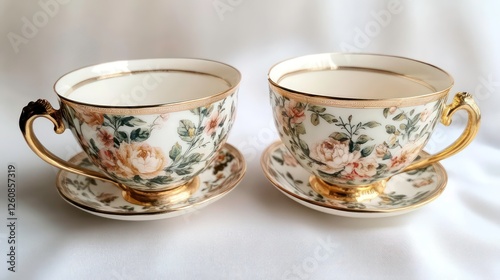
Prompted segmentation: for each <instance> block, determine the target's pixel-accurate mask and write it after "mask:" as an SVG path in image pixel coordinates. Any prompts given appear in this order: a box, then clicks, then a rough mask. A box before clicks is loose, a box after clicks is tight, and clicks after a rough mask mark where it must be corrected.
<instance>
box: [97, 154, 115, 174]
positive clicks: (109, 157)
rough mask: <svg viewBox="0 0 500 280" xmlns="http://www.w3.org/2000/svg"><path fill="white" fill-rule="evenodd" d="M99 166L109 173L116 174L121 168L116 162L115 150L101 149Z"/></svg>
mask: <svg viewBox="0 0 500 280" xmlns="http://www.w3.org/2000/svg"><path fill="white" fill-rule="evenodd" d="M99 164H100V165H101V166H102V167H103V168H104V169H105V170H106V171H107V172H109V173H114V174H116V173H117V172H118V170H119V167H118V165H117V162H116V156H115V149H111V150H108V149H101V150H100V151H99Z"/></svg>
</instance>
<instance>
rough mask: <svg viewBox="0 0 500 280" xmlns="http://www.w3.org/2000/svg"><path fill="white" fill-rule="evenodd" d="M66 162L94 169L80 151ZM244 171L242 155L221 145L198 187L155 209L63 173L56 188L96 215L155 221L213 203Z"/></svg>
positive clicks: (105, 185) (105, 184) (102, 183)
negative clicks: (182, 198)
mask: <svg viewBox="0 0 500 280" xmlns="http://www.w3.org/2000/svg"><path fill="white" fill-rule="evenodd" d="M69 161H70V162H72V163H76V164H78V165H80V166H84V167H87V168H92V169H94V170H97V168H96V167H94V166H93V165H92V163H90V161H89V159H88V158H87V155H86V154H85V153H84V152H81V153H79V154H77V155H75V156H74V157H73V158H71V159H70V160H69ZM245 171H246V163H245V160H244V158H243V155H242V154H241V153H240V152H239V151H238V150H237V149H236V148H235V147H233V146H232V145H229V144H225V145H224V146H223V147H222V148H221V150H220V151H219V154H218V155H217V156H216V158H215V160H214V161H213V162H212V163H211V164H210V165H209V167H208V168H207V169H206V170H205V171H203V172H202V173H200V174H199V175H198V177H199V181H200V186H199V188H198V189H197V190H196V191H195V192H194V193H193V194H192V195H191V196H190V197H189V198H188V199H187V200H184V201H180V202H175V203H172V204H168V205H158V206H141V205H137V204H132V203H130V202H127V201H126V200H125V199H124V198H123V196H122V191H121V189H120V188H119V187H117V186H115V185H114V184H112V183H109V182H105V181H101V180H96V179H92V178H88V177H86V176H82V175H77V174H74V173H70V172H67V171H64V170H62V171H59V173H58V175H57V189H58V191H59V194H60V195H61V197H62V198H63V199H64V200H65V201H66V202H68V203H69V204H71V205H73V206H75V207H76V208H78V209H81V210H83V211H85V212H88V213H91V214H94V215H97V216H101V217H104V218H110V219H117V220H128V221H145V220H156V219H164V218H170V217H175V216H179V215H183V214H186V213H189V212H193V211H196V210H199V209H201V208H202V207H205V206H207V205H209V204H211V203H213V202H215V201H216V200H218V199H220V198H221V197H223V196H224V195H226V194H228V193H229V192H230V191H231V190H232V189H234V188H235V187H236V185H237V184H238V183H239V182H240V181H241V179H242V178H243V175H244V174H245Z"/></svg>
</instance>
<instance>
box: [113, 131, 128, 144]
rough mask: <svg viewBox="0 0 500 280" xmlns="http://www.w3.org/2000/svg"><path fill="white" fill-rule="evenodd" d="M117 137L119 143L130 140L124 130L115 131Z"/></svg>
mask: <svg viewBox="0 0 500 280" xmlns="http://www.w3.org/2000/svg"><path fill="white" fill-rule="evenodd" d="M115 138H116V140H118V141H117V142H118V143H121V142H128V136H127V133H125V132H123V131H118V130H117V131H115Z"/></svg>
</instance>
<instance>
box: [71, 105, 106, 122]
mask: <svg viewBox="0 0 500 280" xmlns="http://www.w3.org/2000/svg"><path fill="white" fill-rule="evenodd" d="M75 117H76V118H77V119H78V120H79V121H80V122H81V123H86V124H87V125H88V126H98V125H102V124H103V122H104V115H103V114H100V113H96V112H90V111H87V110H85V109H82V108H78V110H76V109H75Z"/></svg>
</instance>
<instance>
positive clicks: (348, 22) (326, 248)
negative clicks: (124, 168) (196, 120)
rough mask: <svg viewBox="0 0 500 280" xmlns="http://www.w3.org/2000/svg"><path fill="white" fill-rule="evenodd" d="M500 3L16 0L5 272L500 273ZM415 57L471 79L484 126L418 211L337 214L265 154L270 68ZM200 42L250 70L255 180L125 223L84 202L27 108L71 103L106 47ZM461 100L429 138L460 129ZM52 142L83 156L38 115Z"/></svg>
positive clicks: (8, 47)
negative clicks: (30, 141)
mask: <svg viewBox="0 0 500 280" xmlns="http://www.w3.org/2000/svg"><path fill="white" fill-rule="evenodd" d="M499 12H500V3H499V2H495V1H480V2H478V1H471V0H466V1H460V2H459V3H458V2H456V1H450V0H446V1H439V2H437V1H428V0H426V1H403V0H401V1H397V0H387V1H379V0H377V1H372V0H370V1H368V0H364V1H355V2H353V1H305V0H301V1H284V0H276V1H262V0H259V1H249V0H210V1H181V0H178V1H154V0H153V1H118V0H113V1H111V0H106V1H78V0H72V1H69V0H64V1H63V0H39V1H14V0H4V1H1V3H0V23H1V24H0V31H1V32H0V34H1V35H2V39H1V40H0V92H1V96H2V101H1V102H0V104H1V105H0V106H1V110H0V115H1V119H2V125H1V128H2V133H1V135H2V136H1V138H0V143H1V145H0V148H1V157H0V162H1V164H0V167H1V171H0V174H1V176H2V179H1V180H2V182H4V183H2V184H1V185H0V186H1V188H2V189H1V190H0V194H1V195H0V219H1V220H0V223H2V224H5V225H2V226H0V248H1V249H0V278H2V279H117V280H122V279H165V278H168V279H498V278H500V265H499V264H500V144H499V143H500V133H499V128H500V126H499V120H500V110H499V106H500V54H499V52H498V50H499V49H500V37H499V36H498V26H499V25H500V18H499V17H498V14H499ZM342 51H352V52H370V53H383V54H392V55H399V56H405V57H410V58H414V59H418V60H422V61H425V62H428V63H431V64H434V65H436V66H438V67H441V68H443V69H445V70H446V71H448V72H449V73H450V74H451V75H452V76H453V77H454V79H455V86H454V88H453V91H454V92H458V91H469V92H471V93H473V94H474V95H475V99H476V101H477V103H478V105H479V106H480V108H481V110H482V116H483V119H482V126H481V129H480V132H479V134H478V136H477V138H476V139H475V141H474V142H473V143H472V144H471V145H470V146H469V147H468V148H467V149H466V150H464V151H463V152H461V153H460V154H458V155H456V156H453V157H452V158H449V159H446V160H444V161H443V162H442V164H443V165H444V167H445V168H446V170H447V173H448V178H449V180H448V185H447V188H446V190H445V191H444V193H443V194H442V195H441V196H440V197H439V198H437V199H436V200H435V201H433V202H432V203H430V204H428V205H426V206H425V207H423V208H421V209H418V210H416V211H414V212H411V213H409V214H406V215H402V216H396V217H391V218H380V219H353V218H344V217H338V216H332V215H328V214H324V213H320V212H317V211H314V210H311V209H309V208H306V207H304V206H302V205H299V204H298V203H296V202H294V201H292V200H290V199H289V198H287V197H285V196H284V195H282V194H281V193H280V192H278V191H277V190H276V189H275V188H274V187H273V186H272V185H271V183H269V182H268V181H267V180H266V179H265V177H264V175H263V173H262V171H261V167H260V163H259V157H260V155H261V153H262V151H263V150H264V149H265V148H266V147H267V146H268V145H269V144H270V143H272V142H273V141H274V140H276V139H277V133H276V130H275V128H274V127H273V125H272V122H271V108H270V105H269V98H268V86H267V72H268V69H269V68H270V67H271V66H272V65H273V64H275V63H277V62H279V61H281V60H284V59H287V58H290V57H295V56H300V55H304V54H312V53H322V52H342ZM154 57H196V58H207V59H213V60H218V61H222V62H225V63H228V64H231V65H233V66H235V67H237V68H238V69H239V70H240V71H241V73H242V75H243V80H242V83H241V89H240V101H239V106H238V114H237V120H236V123H235V125H234V129H233V131H232V132H231V135H230V138H229V142H230V143H232V144H233V145H235V146H236V147H237V148H239V149H240V150H241V152H242V153H243V154H244V155H245V157H246V160H247V163H248V170H247V174H246V176H245V178H244V179H243V181H242V182H241V183H240V185H239V186H238V187H237V188H236V189H235V190H234V191H233V192H231V193H230V194H228V195H227V196H225V197H224V198H222V199H221V200H219V201H217V202H216V203H214V204H212V205H210V206H208V207H206V208H203V209H201V210H199V211H195V212H194V213H192V214H188V215H185V216H181V217H177V218H172V219H166V220H159V221H152V222H125V221H114V220H108V219H104V218H99V217H96V216H93V215H90V214H88V213H84V212H82V211H80V210H78V209H76V208H74V207H72V206H70V205H68V204H67V203H65V202H64V201H63V200H62V199H61V198H60V197H59V196H58V193H57V191H56V188H55V176H56V171H57V170H56V169H55V168H53V167H51V166H49V165H48V164H46V163H45V162H43V161H42V160H41V159H39V158H38V157H37V156H36V155H35V154H34V153H33V152H32V151H31V150H30V149H29V148H28V146H27V145H26V143H25V141H24V139H23V138H22V135H21V133H20V131H19V128H18V118H19V115H20V112H21V109H22V107H23V106H25V105H26V104H27V103H28V102H29V101H33V100H36V99H38V98H45V99H48V100H49V101H51V103H52V104H54V106H55V107H57V105H55V104H56V102H57V101H56V100H57V99H56V97H55V94H54V93H53V91H52V85H53V83H54V82H55V81H56V80H57V79H58V78H59V77H60V76H61V75H63V74H64V73H67V72H69V71H71V70H73V69H76V68H79V67H82V66H86V65H90V64H95V63H101V62H107V61H114V60H122V59H137V58H154ZM465 123H466V117H465V114H458V115H457V116H456V117H455V120H454V122H453V123H452V125H451V126H450V127H444V126H442V125H440V126H439V127H438V128H437V130H436V132H435V134H434V135H433V137H432V139H431V141H430V143H429V146H428V148H427V150H428V151H431V152H435V151H438V150H439V149H441V148H443V147H445V146H446V145H447V144H448V143H450V142H451V141H453V139H454V138H456V137H457V136H458V135H459V133H460V131H461V129H462V128H463V127H464V126H465ZM35 127H36V131H37V133H38V135H39V137H40V139H42V142H43V143H44V144H46V145H47V147H48V148H49V149H50V150H51V151H53V152H54V153H55V154H58V155H60V156H61V157H64V158H66V159H67V158H69V157H71V156H72V155H74V154H75V153H77V152H78V151H79V148H78V145H77V144H76V141H75V140H74V139H73V137H72V136H71V135H70V133H68V132H67V133H64V134H63V135H56V134H54V133H53V130H52V126H51V124H50V123H49V122H47V121H46V120H44V121H37V122H36V124H35ZM8 163H14V164H15V165H16V167H17V176H18V177H17V178H18V180H17V204H16V211H17V212H16V213H17V217H18V220H17V232H16V238H17V240H16V241H17V244H16V245H17V252H16V254H17V255H16V257H17V259H16V261H17V262H16V272H15V273H13V272H10V271H8V270H7V268H8V266H9V264H8V263H6V262H7V261H8V256H7V254H8V253H9V252H8V251H7V250H8V247H7V246H8V237H9V235H10V233H9V232H8V228H7V227H6V225H7V203H8V202H7V199H6V197H7V190H6V183H5V182H6V181H7V180H6V178H7V164H8Z"/></svg>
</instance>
